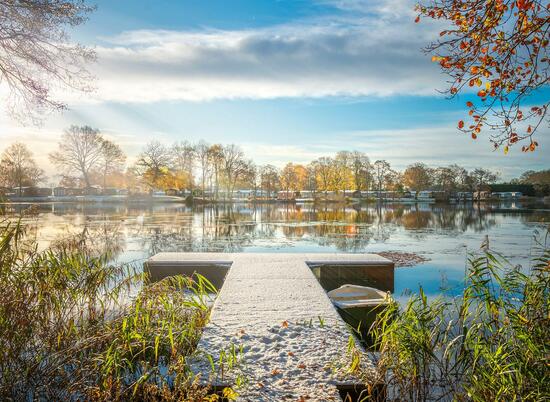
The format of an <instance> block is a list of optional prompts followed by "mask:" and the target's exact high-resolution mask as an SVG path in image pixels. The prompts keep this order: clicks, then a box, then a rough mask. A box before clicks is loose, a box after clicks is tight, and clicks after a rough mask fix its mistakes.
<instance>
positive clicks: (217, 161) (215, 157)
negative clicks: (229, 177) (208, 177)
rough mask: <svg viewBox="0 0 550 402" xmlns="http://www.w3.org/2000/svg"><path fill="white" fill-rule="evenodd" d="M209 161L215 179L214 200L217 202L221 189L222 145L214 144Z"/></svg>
mask: <svg viewBox="0 0 550 402" xmlns="http://www.w3.org/2000/svg"><path fill="white" fill-rule="evenodd" d="M208 160H209V161H210V166H211V167H212V178H213V179H214V183H213V186H214V199H216V200H217V199H218V195H219V189H220V174H221V171H222V165H223V146H222V145H221V144H214V145H212V146H211V147H210V149H209V150H208ZM211 186H212V185H211Z"/></svg>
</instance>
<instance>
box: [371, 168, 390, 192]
mask: <svg viewBox="0 0 550 402" xmlns="http://www.w3.org/2000/svg"><path fill="white" fill-rule="evenodd" d="M391 171H392V169H391V166H390V164H389V163H388V162H387V161H386V160H377V161H376V162H374V180H375V181H376V189H377V191H378V196H380V192H381V191H382V187H383V186H384V184H386V178H387V177H388V174H390V173H391Z"/></svg>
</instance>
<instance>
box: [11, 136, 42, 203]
mask: <svg viewBox="0 0 550 402" xmlns="http://www.w3.org/2000/svg"><path fill="white" fill-rule="evenodd" d="M44 179H45V176H44V171H43V170H42V169H40V168H39V167H38V166H36V163H35V161H34V159H33V156H32V152H31V151H30V150H29V149H28V148H27V146H26V145H25V144H22V143H20V142H15V143H13V144H11V145H10V146H9V147H7V148H6V149H5V150H4V152H3V153H2V158H1V159H0V185H3V186H6V187H18V188H19V193H20V194H21V188H22V187H23V186H34V185H36V184H37V183H39V182H41V181H43V180H44Z"/></svg>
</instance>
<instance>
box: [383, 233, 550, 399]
mask: <svg viewBox="0 0 550 402" xmlns="http://www.w3.org/2000/svg"><path fill="white" fill-rule="evenodd" d="M546 240H547V239H546V237H545V238H542V239H541V237H538V243H537V247H536V248H535V250H534V251H533V255H534V257H533V260H532V264H531V266H530V267H529V268H521V267H519V266H513V265H511V264H510V263H509V262H508V261H507V260H506V259H505V258H503V257H502V256H500V255H498V254H495V253H493V252H491V251H490V250H489V248H488V245H485V246H484V247H483V250H482V252H481V253H478V254H476V255H472V256H471V257H470V258H469V260H468V267H467V275H466V283H465V288H464V292H463V294H462V296H461V297H457V298H449V297H438V298H435V299H433V300H428V298H427V297H426V295H425V294H424V292H423V291H422V289H420V292H419V293H418V294H417V295H414V296H412V297H411V298H410V300H409V301H408V302H407V303H406V305H405V306H400V305H399V304H398V303H397V302H395V301H393V302H392V303H391V305H390V306H389V308H388V309H386V310H385V312H384V313H383V314H381V315H380V316H379V317H378V320H377V322H376V323H375V324H374V326H373V329H372V331H373V332H374V335H375V339H376V340H377V348H378V349H379V351H380V352H379V354H376V355H374V356H373V358H374V359H375V360H376V363H377V368H378V372H379V375H380V378H379V379H378V380H382V381H383V382H384V383H385V388H386V397H387V400H390V401H397V400H399V401H403V400H407V401H433V400H455V401H470V400H471V401H497V400H498V401H517V400H521V401H544V400H550V391H549V388H548V384H549V383H550V360H549V356H550V331H549V330H548V329H549V328H550V301H549V300H550V299H549V292H550V249H549V248H548V247H547V242H546Z"/></svg>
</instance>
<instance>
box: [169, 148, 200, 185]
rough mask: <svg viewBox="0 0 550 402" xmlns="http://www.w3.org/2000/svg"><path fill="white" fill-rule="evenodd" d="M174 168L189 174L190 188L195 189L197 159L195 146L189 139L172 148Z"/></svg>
mask: <svg viewBox="0 0 550 402" xmlns="http://www.w3.org/2000/svg"><path fill="white" fill-rule="evenodd" d="M171 152H172V162H173V165H174V169H175V170H176V171H178V172H182V173H184V174H185V175H186V176H187V179H188V185H189V187H190V190H191V191H192V190H193V163H194V161H195V147H194V146H193V145H191V144H190V143H189V142H187V141H182V142H179V143H175V144H174V145H173V146H172V149H171Z"/></svg>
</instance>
